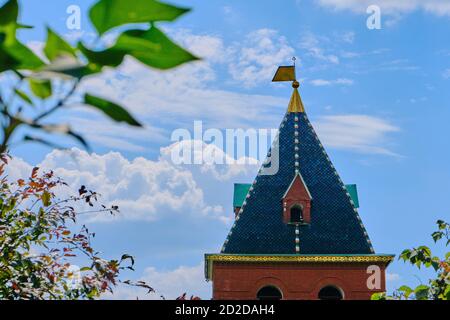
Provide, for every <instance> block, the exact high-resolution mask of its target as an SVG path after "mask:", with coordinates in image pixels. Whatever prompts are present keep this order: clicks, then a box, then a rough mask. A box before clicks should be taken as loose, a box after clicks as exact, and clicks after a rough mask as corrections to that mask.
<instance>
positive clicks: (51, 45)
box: [44, 28, 76, 61]
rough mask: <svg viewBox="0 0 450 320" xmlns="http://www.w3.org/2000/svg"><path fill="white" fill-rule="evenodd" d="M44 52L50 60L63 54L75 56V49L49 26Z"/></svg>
mask: <svg viewBox="0 0 450 320" xmlns="http://www.w3.org/2000/svg"><path fill="white" fill-rule="evenodd" d="M44 53H45V55H46V56H47V58H48V59H49V60H50V61H53V60H55V59H56V58H58V57H61V56H64V55H69V56H72V57H76V54H75V49H74V48H72V46H71V45H70V44H68V43H67V42H66V41H65V40H64V39H62V38H61V37H60V36H59V35H58V34H56V33H55V32H54V31H53V30H51V29H50V28H47V42H46V43H45V47H44Z"/></svg>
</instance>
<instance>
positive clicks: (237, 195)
mask: <svg viewBox="0 0 450 320" xmlns="http://www.w3.org/2000/svg"><path fill="white" fill-rule="evenodd" d="M251 186H252V185H251V184H248V183H235V184H234V195H233V207H234V208H236V207H242V203H243V202H244V200H245V197H246V196H247V193H248V190H249V189H250V187H251Z"/></svg>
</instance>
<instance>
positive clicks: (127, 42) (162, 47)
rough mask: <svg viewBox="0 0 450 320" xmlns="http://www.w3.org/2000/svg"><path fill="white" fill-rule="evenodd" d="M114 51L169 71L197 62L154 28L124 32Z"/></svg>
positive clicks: (195, 58)
mask: <svg viewBox="0 0 450 320" xmlns="http://www.w3.org/2000/svg"><path fill="white" fill-rule="evenodd" d="M114 49H115V50H120V51H125V52H127V53H128V54H129V55H132V56H133V57H135V58H136V59H138V60H139V61H141V62H142V63H144V64H146V65H148V66H150V67H154V68H158V69H170V68H174V67H176V66H178V65H180V64H182V63H185V62H189V61H193V60H198V58H197V57H196V56H194V55H193V54H191V53H190V52H188V51H186V50H185V49H183V48H181V47H180V46H178V45H177V44H175V43H174V42H172V40H170V39H169V38H168V37H167V36H166V35H165V34H164V33H163V32H161V31H160V30H159V29H158V28H156V27H152V28H150V29H149V30H128V31H125V32H124V33H122V34H121V35H120V36H119V38H118V39H117V42H116V44H115V45H114Z"/></svg>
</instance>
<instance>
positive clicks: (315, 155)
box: [222, 113, 373, 254]
mask: <svg viewBox="0 0 450 320" xmlns="http://www.w3.org/2000/svg"><path fill="white" fill-rule="evenodd" d="M295 124H297V125H298V128H297V129H296V128H295ZM295 131H298V135H297V136H295ZM295 139H297V140H298V141H297V143H295ZM295 146H297V147H298V150H297V151H295ZM269 152H270V151H269ZM296 153H297V154H298V156H299V157H298V159H297V160H296V159H295V154H296ZM279 161H280V167H279V170H278V172H277V173H276V174H274V175H258V176H257V177H256V179H255V182H254V184H253V186H252V189H250V191H249V195H250V197H249V198H247V199H246V203H245V206H243V209H242V212H241V213H240V214H239V216H238V218H237V220H236V221H235V224H234V225H233V228H232V229H231V231H230V234H229V235H228V237H227V240H226V241H225V243H224V246H223V249H222V252H223V253H234V254H293V253H296V250H295V237H296V236H295V226H293V225H287V224H285V223H283V221H282V197H283V194H284V193H285V192H286V190H287V188H288V187H289V185H290V183H291V181H292V179H293V178H294V176H295V169H296V166H295V161H298V169H299V170H300V173H301V175H302V177H303V179H304V181H305V183H306V185H307V187H308V189H309V191H310V192H311V195H312V201H311V223H310V224H309V225H305V226H300V227H299V231H300V235H299V240H300V243H299V247H300V251H299V252H298V253H299V254H370V253H373V249H372V246H371V244H370V241H369V239H368V237H367V233H366V231H365V229H364V226H363V224H362V222H361V220H360V218H359V215H358V212H357V211H356V209H355V208H354V206H353V204H352V202H351V198H350V196H349V194H348V193H347V190H346V188H345V185H344V184H343V183H342V181H341V179H340V178H339V176H338V174H337V172H336V171H335V169H334V167H333V165H332V163H331V161H330V160H329V158H328V156H327V154H326V152H325V150H324V149H323V147H322V145H321V143H320V141H319V139H318V137H317V135H316V133H315V132H314V129H313V128H312V126H311V123H310V122H309V120H308V118H307V116H306V114H305V113H287V114H286V117H285V118H284V120H283V123H282V124H281V126H280V130H279Z"/></svg>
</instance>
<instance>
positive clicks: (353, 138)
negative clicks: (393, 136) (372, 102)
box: [315, 114, 400, 157]
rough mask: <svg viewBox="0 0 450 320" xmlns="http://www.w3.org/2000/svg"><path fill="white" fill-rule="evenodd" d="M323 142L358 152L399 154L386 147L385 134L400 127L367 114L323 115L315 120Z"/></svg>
mask: <svg viewBox="0 0 450 320" xmlns="http://www.w3.org/2000/svg"><path fill="white" fill-rule="evenodd" d="M315 128H316V129H317V132H318V135H319V137H320V139H321V140H322V142H323V144H324V145H326V146H329V147H332V148H337V149H347V150H352V151H356V152H360V153H368V154H384V155H390V156H397V157H398V156H399V155H398V154H397V153H395V152H393V151H391V150H389V149H388V148H386V147H385V146H384V145H385V142H386V141H385V140H386V138H387V135H388V134H389V133H392V132H397V131H399V130H400V129H399V128H398V127H396V126H394V125H392V124H390V123H389V122H388V121H386V120H384V119H381V118H377V117H373V116H367V115H356V114H352V115H337V116H324V117H321V118H319V119H318V120H317V121H316V122H315Z"/></svg>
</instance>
